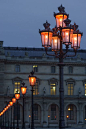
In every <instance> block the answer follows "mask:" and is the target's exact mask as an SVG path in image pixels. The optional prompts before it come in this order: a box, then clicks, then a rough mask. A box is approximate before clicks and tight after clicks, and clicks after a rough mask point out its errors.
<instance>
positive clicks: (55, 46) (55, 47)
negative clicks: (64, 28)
mask: <svg viewBox="0 0 86 129" xmlns="http://www.w3.org/2000/svg"><path fill="white" fill-rule="evenodd" d="M51 47H52V51H55V52H56V51H59V50H60V37H59V34H57V30H56V27H55V28H53V36H52V45H51Z"/></svg>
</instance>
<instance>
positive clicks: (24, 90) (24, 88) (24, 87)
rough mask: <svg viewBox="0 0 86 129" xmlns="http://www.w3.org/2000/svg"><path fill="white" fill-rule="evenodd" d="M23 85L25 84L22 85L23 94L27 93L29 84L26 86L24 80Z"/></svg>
mask: <svg viewBox="0 0 86 129" xmlns="http://www.w3.org/2000/svg"><path fill="white" fill-rule="evenodd" d="M22 85H23V86H21V92H22V94H23V95H24V94H26V90H27V86H24V85H25V83H24V82H23V83H22Z"/></svg>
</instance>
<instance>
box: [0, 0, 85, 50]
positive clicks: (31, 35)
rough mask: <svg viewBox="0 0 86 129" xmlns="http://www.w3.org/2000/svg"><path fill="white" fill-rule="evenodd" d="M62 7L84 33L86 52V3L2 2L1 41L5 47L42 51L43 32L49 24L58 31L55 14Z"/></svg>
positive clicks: (64, 0) (56, 0) (68, 0)
mask: <svg viewBox="0 0 86 129" xmlns="http://www.w3.org/2000/svg"><path fill="white" fill-rule="evenodd" d="M61 4H62V5H63V6H64V7H65V11H66V12H67V13H68V14H69V18H70V19H71V23H72V24H73V23H74V22H75V23H76V24H78V25H79V30H80V31H81V32H83V36H82V39H81V49H86V0H0V40H1V41H4V46H10V47H42V46H41V37H40V34H39V29H43V23H44V22H46V20H47V21H48V22H49V23H50V24H51V28H53V27H55V25H56V22H55V18H54V16H53V12H58V8H57V7H59V6H60V5H61Z"/></svg>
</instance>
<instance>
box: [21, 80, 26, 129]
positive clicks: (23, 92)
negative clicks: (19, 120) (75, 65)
mask: <svg viewBox="0 0 86 129" xmlns="http://www.w3.org/2000/svg"><path fill="white" fill-rule="evenodd" d="M26 90H27V86H25V83H24V82H23V83H22V86H21V92H22V95H23V125H22V129H24V128H25V124H24V95H25V94H26Z"/></svg>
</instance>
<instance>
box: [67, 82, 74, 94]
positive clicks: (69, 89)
mask: <svg viewBox="0 0 86 129" xmlns="http://www.w3.org/2000/svg"><path fill="white" fill-rule="evenodd" d="M68 95H73V83H68Z"/></svg>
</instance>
